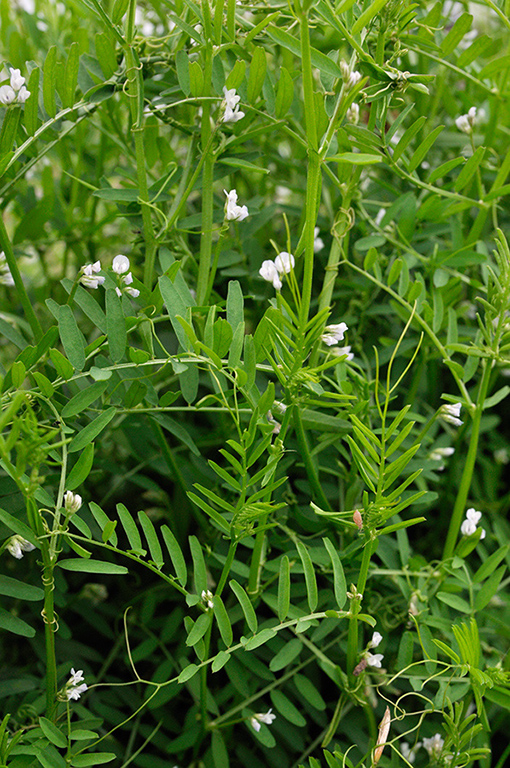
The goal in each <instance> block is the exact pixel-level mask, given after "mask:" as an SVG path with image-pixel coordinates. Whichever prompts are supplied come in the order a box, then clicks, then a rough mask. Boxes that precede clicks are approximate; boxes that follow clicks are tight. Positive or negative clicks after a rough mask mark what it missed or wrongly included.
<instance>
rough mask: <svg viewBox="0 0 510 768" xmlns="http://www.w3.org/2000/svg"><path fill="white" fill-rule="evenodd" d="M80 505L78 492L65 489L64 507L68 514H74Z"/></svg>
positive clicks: (80, 500)
mask: <svg viewBox="0 0 510 768" xmlns="http://www.w3.org/2000/svg"><path fill="white" fill-rule="evenodd" d="M81 505H82V498H81V496H80V495H79V494H78V493H73V492H72V491H66V492H65V493H64V509H65V511H66V512H67V513H68V514H69V515H74V513H75V512H78V510H79V509H80V507H81Z"/></svg>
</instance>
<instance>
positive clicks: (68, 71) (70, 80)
mask: <svg viewBox="0 0 510 768" xmlns="http://www.w3.org/2000/svg"><path fill="white" fill-rule="evenodd" d="M79 65H80V48H79V45H78V43H76V42H74V43H71V46H70V48H69V53H68V54H67V61H66V68H65V71H64V84H63V87H62V93H61V96H62V106H64V107H72V106H73V104H74V102H75V93H76V86H77V84H78V68H79Z"/></svg>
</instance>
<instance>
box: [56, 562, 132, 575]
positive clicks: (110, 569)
mask: <svg viewBox="0 0 510 768" xmlns="http://www.w3.org/2000/svg"><path fill="white" fill-rule="evenodd" d="M57 565H58V566H59V567H60V568H63V569H64V571H74V572H75V573H112V574H115V575H116V576H119V575H121V574H124V573H128V569H127V568H126V567H125V566H123V565H117V564H116V563H106V562H104V561H103V560H85V559H83V560H82V559H81V558H80V559H78V558H71V559H70V560H60V561H59V562H58V563H57Z"/></svg>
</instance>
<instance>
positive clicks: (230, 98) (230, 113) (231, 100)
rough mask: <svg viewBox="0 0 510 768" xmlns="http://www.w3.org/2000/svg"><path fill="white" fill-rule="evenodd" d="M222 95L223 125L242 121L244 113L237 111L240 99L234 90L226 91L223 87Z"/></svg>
mask: <svg viewBox="0 0 510 768" xmlns="http://www.w3.org/2000/svg"><path fill="white" fill-rule="evenodd" d="M223 94H224V96H225V101H224V104H225V112H224V113H223V118H222V122H223V123H237V121H238V120H242V119H243V117H244V112H241V110H240V109H239V102H240V100H241V97H240V96H238V95H237V93H236V89H235V88H230V89H227V88H226V87H225V86H224V87H223Z"/></svg>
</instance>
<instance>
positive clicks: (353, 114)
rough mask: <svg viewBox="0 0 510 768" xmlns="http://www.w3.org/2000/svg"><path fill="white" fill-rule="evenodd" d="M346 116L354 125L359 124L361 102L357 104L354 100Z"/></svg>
mask: <svg viewBox="0 0 510 768" xmlns="http://www.w3.org/2000/svg"><path fill="white" fill-rule="evenodd" d="M345 117H346V118H347V122H348V123H352V125H357V124H358V122H359V104H356V103H355V102H353V103H352V104H351V106H350V107H349V109H348V110H347V112H346V114H345Z"/></svg>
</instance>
